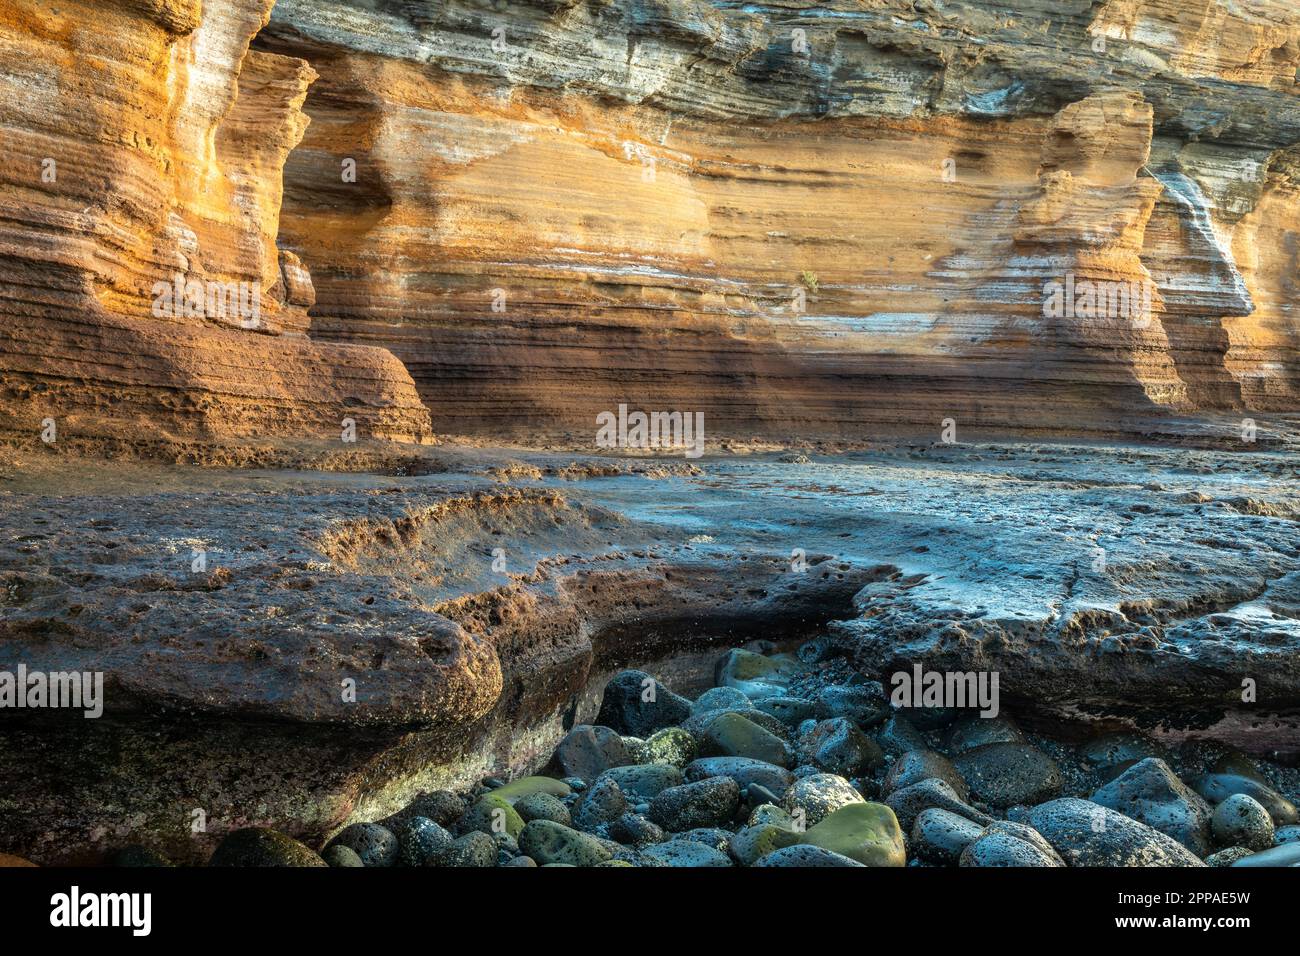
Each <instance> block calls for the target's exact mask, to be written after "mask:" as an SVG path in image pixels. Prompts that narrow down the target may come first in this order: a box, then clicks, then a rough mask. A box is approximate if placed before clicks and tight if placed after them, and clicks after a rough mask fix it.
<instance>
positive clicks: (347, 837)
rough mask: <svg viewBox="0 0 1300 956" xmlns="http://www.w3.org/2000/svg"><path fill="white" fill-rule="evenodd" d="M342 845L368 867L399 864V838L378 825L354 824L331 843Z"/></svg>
mask: <svg viewBox="0 0 1300 956" xmlns="http://www.w3.org/2000/svg"><path fill="white" fill-rule="evenodd" d="M335 843H341V844H342V845H343V846H345V847H348V848H349V849H351V850H353V851H354V852H355V853H356V854H357V856H359V857H361V862H362V863H364V864H365V865H366V866H392V865H393V864H394V863H396V862H397V852H398V846H397V837H396V836H394V835H393V831H391V830H389V829H388V828H387V827H382V826H380V825H379V824H378V823H354V824H352V826H350V827H347V828H346V829H344V830H343V832H341V833H340V834H339V835H338V836H336V837H335V838H334V839H333V840H331V841H330V845H331V846H332V845H333V844H335Z"/></svg>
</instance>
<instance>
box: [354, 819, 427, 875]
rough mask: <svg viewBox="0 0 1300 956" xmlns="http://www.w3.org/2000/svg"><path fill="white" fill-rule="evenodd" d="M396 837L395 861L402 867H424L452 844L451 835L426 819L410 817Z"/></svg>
mask: <svg viewBox="0 0 1300 956" xmlns="http://www.w3.org/2000/svg"><path fill="white" fill-rule="evenodd" d="M396 836H397V847H398V851H397V861H398V862H399V863H400V864H401V865H402V866H424V864H425V861H426V860H428V859H429V857H430V856H432V855H433V854H434V853H439V852H441V851H443V850H445V849H446V848H447V847H448V846H450V845H451V843H452V836H451V834H450V833H448V832H447V831H446V830H445V829H443V828H442V827H440V826H438V824H436V823H434V822H433V821H432V820H430V819H429V818H428V817H411V818H410V819H409V820H407V821H405V822H404V823H403V824H402V826H401V828H400V829H399V830H398V832H397V834H396ZM336 845H341V844H336Z"/></svg>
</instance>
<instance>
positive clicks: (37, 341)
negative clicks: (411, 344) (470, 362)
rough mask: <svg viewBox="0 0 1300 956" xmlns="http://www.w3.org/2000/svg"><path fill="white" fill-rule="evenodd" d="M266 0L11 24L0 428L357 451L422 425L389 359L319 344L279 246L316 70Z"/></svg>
mask: <svg viewBox="0 0 1300 956" xmlns="http://www.w3.org/2000/svg"><path fill="white" fill-rule="evenodd" d="M271 2H272V0H232V2H228V3H222V4H204V5H201V4H200V3H198V2H197V0H159V2H155V3H141V2H134V0H114V2H107V3H105V2H93V3H92V2H76V0H74V2H70V3H65V4H58V5H57V7H58V9H57V11H54V10H51V9H50V7H49V5H48V4H43V3H35V2H31V0H12V2H6V3H5V5H4V7H3V8H2V9H0V61H2V62H3V65H4V68H3V70H0V124H2V125H3V127H4V129H5V147H6V161H5V163H4V164H3V165H2V166H0V190H2V191H0V345H2V346H3V347H2V348H0V374H3V393H2V394H0V412H2V413H3V423H2V424H3V426H4V429H5V431H8V432H17V433H20V434H26V435H28V436H31V437H33V438H34V437H35V436H36V435H38V434H40V433H42V432H43V431H44V430H45V429H46V428H47V427H49V426H50V425H51V423H52V426H53V430H52V431H51V432H49V434H51V435H53V436H54V438H55V440H57V441H65V442H67V441H72V442H78V441H87V440H89V441H97V440H102V439H114V440H123V439H125V440H128V441H133V442H135V441H140V442H149V441H151V440H154V439H157V438H161V437H172V438H185V439H200V440H201V439H216V440H220V439H224V438H229V437H232V436H248V435H259V436H261V435H285V436H294V437H307V436H312V435H327V434H334V435H341V434H342V431H341V429H342V428H343V425H342V420H343V419H345V418H352V419H353V421H354V422H355V423H356V431H357V432H358V434H361V435H376V436H382V437H393V438H403V439H410V440H418V439H420V438H422V437H423V436H425V435H427V434H428V416H427V413H426V412H425V410H424V409H423V407H422V406H421V404H420V402H419V399H418V397H417V396H416V393H415V390H414V388H413V386H412V383H411V380H410V377H409V375H408V374H407V373H406V371H405V369H404V368H403V367H402V366H401V363H400V362H398V361H397V360H396V359H394V358H393V356H392V355H391V354H390V353H388V352H385V351H383V350H380V349H375V348H366V347H362V346H356V345H347V344H332V343H319V342H313V341H312V340H311V339H310V338H308V337H307V336H306V335H305V334H304V333H305V332H306V331H307V329H308V326H309V324H310V320H309V318H308V316H307V312H306V307H307V306H308V305H310V304H311V280H310V276H309V274H308V272H307V270H306V269H305V268H304V267H303V265H302V264H301V262H300V261H299V260H298V259H297V257H295V256H293V255H292V254H282V253H281V252H280V251H279V250H278V249H277V247H276V243H275V236H276V233H277V231H278V221H279V214H280V203H281V189H282V186H281V184H282V177H281V172H282V168H283V165H284V161H285V157H286V156H287V155H288V154H289V151H290V150H292V149H293V148H294V146H296V145H297V143H298V141H299V140H300V139H301V137H302V133H303V130H304V129H305V128H306V125H307V122H308V120H307V118H306V117H305V116H304V115H303V113H302V110H301V105H302V102H303V98H304V96H305V95H306V91H307V88H308V85H309V84H310V83H311V82H312V80H313V79H314V78H315V76H316V74H315V72H314V71H313V70H312V69H311V67H310V66H308V65H307V64H306V63H305V62H303V61H302V60H299V59H295V58H291V57H284V56H278V55H275V54H270V53H263V52H258V51H250V50H249V49H248V43H249V40H250V39H251V38H252V36H253V35H254V34H255V33H257V31H258V30H259V29H261V27H262V26H263V25H264V23H265V22H266V18H267V16H268V14H269V11H270V6H271Z"/></svg>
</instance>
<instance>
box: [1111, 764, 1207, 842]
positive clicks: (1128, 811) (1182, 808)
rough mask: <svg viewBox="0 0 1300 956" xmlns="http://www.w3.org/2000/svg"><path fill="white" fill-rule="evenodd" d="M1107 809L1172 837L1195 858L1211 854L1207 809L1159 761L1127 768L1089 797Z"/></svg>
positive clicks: (1165, 765) (1192, 791) (1199, 799)
mask: <svg viewBox="0 0 1300 956" xmlns="http://www.w3.org/2000/svg"><path fill="white" fill-rule="evenodd" d="M1092 802H1093V803H1097V804H1100V805H1101V806H1103V807H1110V808H1111V809H1112V810H1117V811H1119V812H1120V813H1122V814H1124V815H1125V816H1126V817H1130V818H1132V819H1134V820H1137V821H1138V822H1139V823H1145V824H1146V825H1147V826H1149V827H1154V828H1155V829H1157V830H1159V831H1160V832H1161V833H1164V834H1166V835H1168V836H1171V837H1173V838H1174V839H1175V840H1177V841H1178V842H1179V843H1181V844H1182V845H1183V846H1185V847H1187V849H1189V850H1191V851H1192V852H1193V853H1195V854H1196V855H1197V856H1202V857H1203V856H1205V854H1207V853H1209V852H1210V835H1209V826H1210V806H1209V804H1207V803H1206V802H1205V800H1204V799H1203V798H1202V797H1201V795H1200V794H1198V793H1197V792H1196V791H1195V790H1193V789H1192V788H1191V787H1189V786H1187V785H1186V784H1185V783H1183V782H1182V781H1181V780H1179V779H1178V777H1177V776H1175V775H1174V772H1173V771H1172V770H1171V769H1169V765H1168V764H1166V763H1165V762H1164V761H1163V760H1161V759H1160V758H1158V757H1147V758H1145V759H1143V760H1140V761H1138V762H1137V763H1135V764H1134V765H1133V766H1131V767H1129V768H1128V769H1127V770H1125V771H1124V772H1123V773H1121V774H1120V775H1119V776H1118V777H1116V778H1115V779H1114V780H1112V781H1111V782H1110V783H1108V784H1106V785H1105V786H1104V787H1102V788H1101V789H1100V790H1098V791H1097V792H1096V793H1094V794H1093V795H1092Z"/></svg>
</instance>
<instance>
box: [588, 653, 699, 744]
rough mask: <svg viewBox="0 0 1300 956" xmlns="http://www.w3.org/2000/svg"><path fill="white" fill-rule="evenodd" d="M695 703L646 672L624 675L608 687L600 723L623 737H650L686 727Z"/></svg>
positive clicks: (601, 705)
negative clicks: (623, 735) (674, 728)
mask: <svg viewBox="0 0 1300 956" xmlns="http://www.w3.org/2000/svg"><path fill="white" fill-rule="evenodd" d="M690 715H691V702H690V701H689V700H687V699H686V698H685V697H679V696H678V695H677V694H674V693H673V692H672V691H671V690H669V689H668V688H667V687H666V686H664V685H663V684H661V683H659V682H658V681H657V680H655V678H653V677H651V676H650V675H649V674H647V673H645V672H644V671H634V670H627V671H620V672H619V673H617V674H615V675H614V676H613V677H612V678H610V681H609V683H608V684H606V685H605V694H604V696H603V697H602V698H601V701H600V712H599V714H597V716H596V723H597V724H600V725H601V726H604V727H610V728H612V729H613V730H615V731H617V732H618V733H620V734H631V735H632V736H634V737H648V736H650V735H651V734H653V733H654V732H655V731H656V730H659V729H661V728H663V727H672V726H675V725H677V724H681V723H684V722H685V721H686V719H687V718H688V717H690Z"/></svg>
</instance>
